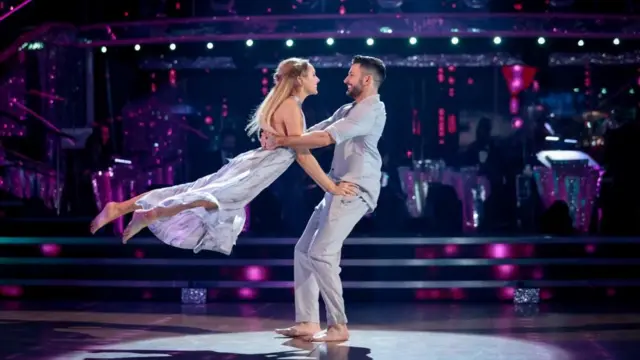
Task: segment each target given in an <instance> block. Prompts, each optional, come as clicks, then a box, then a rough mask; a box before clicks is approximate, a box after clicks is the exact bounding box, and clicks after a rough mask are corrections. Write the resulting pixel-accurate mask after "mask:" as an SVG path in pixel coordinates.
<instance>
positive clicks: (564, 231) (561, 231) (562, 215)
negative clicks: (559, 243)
mask: <svg viewBox="0 0 640 360" xmlns="http://www.w3.org/2000/svg"><path fill="white" fill-rule="evenodd" d="M540 230H541V232H542V233H543V234H546V235H555V236H570V235H573V234H575V232H576V230H575V229H574V228H573V219H572V218H571V210H570V209H569V205H568V204H567V203H566V202H564V201H560V200H557V201H555V202H554V203H553V204H551V206H549V208H548V209H547V210H546V211H545V212H544V213H543V214H542V218H541V222H540Z"/></svg>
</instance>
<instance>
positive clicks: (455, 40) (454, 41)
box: [451, 36, 460, 45]
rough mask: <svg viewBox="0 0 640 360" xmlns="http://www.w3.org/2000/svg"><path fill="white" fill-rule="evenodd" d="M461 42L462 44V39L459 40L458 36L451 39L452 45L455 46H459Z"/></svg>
mask: <svg viewBox="0 0 640 360" xmlns="http://www.w3.org/2000/svg"><path fill="white" fill-rule="evenodd" d="M459 42H460V39H458V37H457V36H454V37H452V38H451V43H452V44H453V45H458V43H459Z"/></svg>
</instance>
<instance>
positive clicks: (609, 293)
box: [607, 288, 616, 297]
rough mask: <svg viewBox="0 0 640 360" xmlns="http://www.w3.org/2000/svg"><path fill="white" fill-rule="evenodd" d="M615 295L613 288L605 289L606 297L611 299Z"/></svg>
mask: <svg viewBox="0 0 640 360" xmlns="http://www.w3.org/2000/svg"><path fill="white" fill-rule="evenodd" d="M615 295H616V289H613V288H608V289H607V296H609V297H612V296H615Z"/></svg>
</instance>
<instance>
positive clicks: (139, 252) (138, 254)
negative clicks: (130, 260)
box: [133, 249, 144, 259]
mask: <svg viewBox="0 0 640 360" xmlns="http://www.w3.org/2000/svg"><path fill="white" fill-rule="evenodd" d="M133 256H135V257H136V259H142V258H144V251H142V250H140V249H136V251H135V252H134V253H133Z"/></svg>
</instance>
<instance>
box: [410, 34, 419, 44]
mask: <svg viewBox="0 0 640 360" xmlns="http://www.w3.org/2000/svg"><path fill="white" fill-rule="evenodd" d="M417 43H418V39H416V38H415V37H413V36H412V37H410V38H409V44H411V45H415V44H417Z"/></svg>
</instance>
